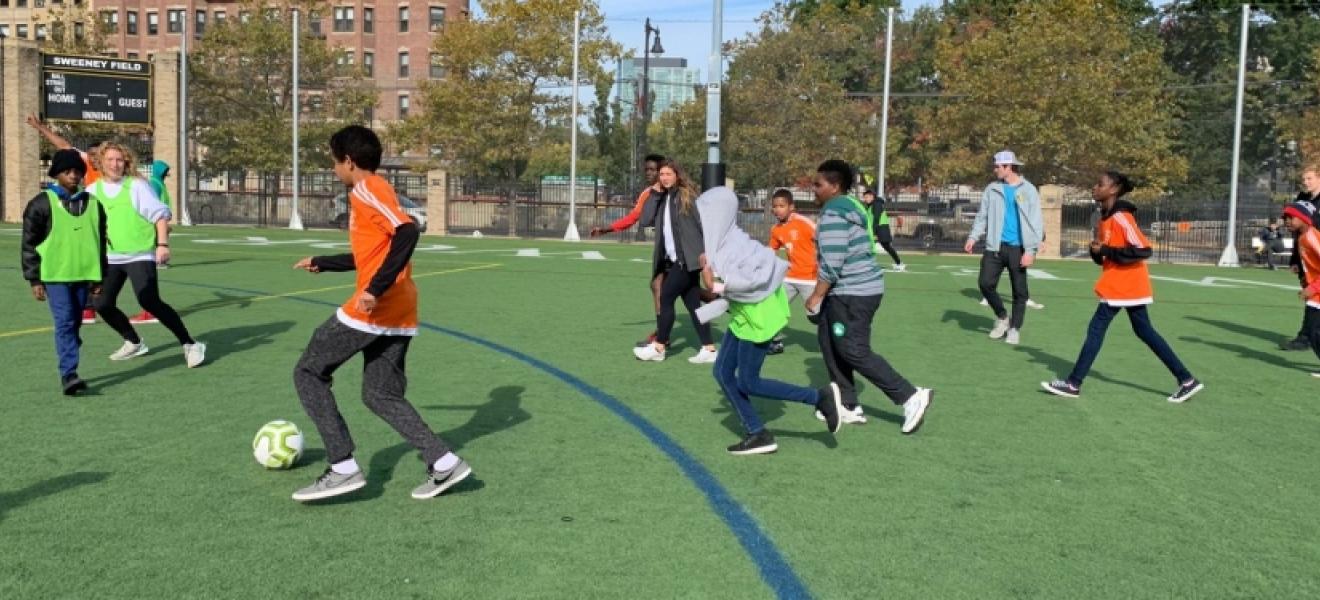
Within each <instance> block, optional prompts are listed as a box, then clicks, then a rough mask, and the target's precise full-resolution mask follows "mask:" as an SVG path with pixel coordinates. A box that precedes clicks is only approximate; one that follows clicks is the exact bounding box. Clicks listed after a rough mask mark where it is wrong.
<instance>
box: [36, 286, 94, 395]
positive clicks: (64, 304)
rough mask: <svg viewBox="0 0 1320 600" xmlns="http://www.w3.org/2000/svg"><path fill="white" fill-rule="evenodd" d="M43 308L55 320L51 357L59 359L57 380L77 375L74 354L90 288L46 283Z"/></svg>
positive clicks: (78, 342)
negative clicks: (48, 309)
mask: <svg viewBox="0 0 1320 600" xmlns="http://www.w3.org/2000/svg"><path fill="white" fill-rule="evenodd" d="M45 286H46V304H47V305H48V306H50V314H51V316H52V317H54V319H55V356H56V357H57V358H58V359H59V364H60V377H61V378H63V379H68V378H69V377H70V376H73V375H77V374H78V351H79V350H80V349H81V348H82V336H81V335H79V330H81V329H82V314H83V307H84V306H86V305H87V296H88V294H89V293H90V289H91V287H90V285H89V284H87V283H85V282H82V283H47V284H45Z"/></svg>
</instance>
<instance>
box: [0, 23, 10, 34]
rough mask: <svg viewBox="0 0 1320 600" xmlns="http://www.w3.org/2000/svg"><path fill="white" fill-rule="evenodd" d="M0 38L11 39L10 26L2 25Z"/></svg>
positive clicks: (0, 26)
mask: <svg viewBox="0 0 1320 600" xmlns="http://www.w3.org/2000/svg"><path fill="white" fill-rule="evenodd" d="M0 37H9V26H8V25H5V24H0Z"/></svg>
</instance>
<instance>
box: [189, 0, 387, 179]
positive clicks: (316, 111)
mask: <svg viewBox="0 0 1320 600" xmlns="http://www.w3.org/2000/svg"><path fill="white" fill-rule="evenodd" d="M322 7H323V5H322V4H321V3H319V2H297V1H295V0H279V1H277V2H275V3H273V4H272V3H270V2H264V1H261V2H259V1H257V0H244V2H243V3H242V4H241V5H240V9H239V11H238V13H239V14H240V15H247V16H245V17H242V18H233V19H228V20H226V21H224V22H223V23H216V24H214V25H212V26H211V27H209V28H207V30H206V34H205V35H204V36H203V37H202V39H201V42H200V43H199V44H198V46H197V47H196V48H195V49H194V50H191V51H190V52H189V62H188V64H189V92H190V93H189V103H190V104H191V107H190V108H191V110H190V113H191V115H192V120H191V127H192V132H193V133H192V135H193V136H194V139H195V140H196V142H197V144H198V145H199V146H200V147H202V148H205V153H204V158H203V160H201V161H200V163H201V164H200V165H199V167H200V168H201V169H203V170H205V171H211V172H216V171H222V170H235V169H246V170H253V171H283V170H285V169H287V168H289V167H290V166H291V164H292V156H291V152H290V150H289V148H290V146H292V145H293V113H292V110H293V103H294V102H299V103H300V104H299V111H300V115H301V119H300V123H299V130H300V135H299V152H300V154H301V158H300V160H301V162H302V163H303V164H311V165H316V164H319V165H322V166H326V167H328V166H329V165H330V159H329V152H328V148H327V145H326V142H327V140H328V139H329V138H330V135H331V134H332V133H334V131H336V130H338V129H339V128H341V127H343V126H345V125H349V124H353V123H361V122H363V121H364V120H365V115H366V112H367V109H368V108H370V107H372V106H374V105H375V104H376V90H375V89H374V86H373V84H372V82H371V81H370V80H368V79H367V78H366V77H365V73H364V72H363V71H362V70H361V68H360V67H356V66H353V64H356V63H357V62H358V61H353V63H349V61H344V60H341V57H342V56H343V54H342V53H343V52H345V51H344V50H342V49H339V48H335V47H332V46H330V45H329V44H328V43H327V42H326V40H325V39H324V37H322V36H318V35H315V34H313V33H312V32H311V29H310V25H309V23H308V19H306V18H303V19H301V30H300V32H299V40H298V65H299V88H300V89H299V97H298V98H294V97H293V80H292V77H291V73H292V71H293V32H292V29H293V27H292V13H291V10H292V9H294V8H299V9H301V10H304V11H316V10H317V9H320V8H322ZM304 17H305V15H304Z"/></svg>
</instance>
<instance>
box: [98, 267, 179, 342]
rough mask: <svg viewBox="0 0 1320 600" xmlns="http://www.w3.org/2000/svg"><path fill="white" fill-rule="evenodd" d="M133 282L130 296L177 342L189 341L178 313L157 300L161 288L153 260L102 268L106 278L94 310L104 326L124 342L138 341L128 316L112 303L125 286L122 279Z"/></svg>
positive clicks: (138, 338) (162, 301)
mask: <svg viewBox="0 0 1320 600" xmlns="http://www.w3.org/2000/svg"><path fill="white" fill-rule="evenodd" d="M128 280H132V281H133V295H134V296H137V301H138V306H141V307H142V310H145V311H147V312H149V313H151V315H152V316H153V317H156V319H157V320H159V321H160V324H161V325H164V326H165V328H166V329H168V330H170V333H173V334H174V337H175V338H176V339H178V340H179V343H180V344H192V343H194V340H193V339H192V336H191V335H188V328H187V327H184V326H183V319H182V318H180V317H179V313H177V312H174V309H173V308H171V307H170V305H168V304H166V303H165V301H164V300H161V299H160V289H159V288H157V287H156V263H155V261H149V260H140V261H135V262H131V263H126V264H122V265H108V266H107V268H106V270H105V277H104V278H103V279H102V281H101V297H100V299H98V300H97V301H96V313H97V314H99V315H101V318H102V319H105V322H106V324H107V325H109V326H110V328H111V329H114V330H115V333H118V334H119V336H120V337H122V338H124V341H127V342H133V343H134V344H138V343H141V342H142V338H141V337H139V336H138V334H137V331H135V330H134V329H133V324H132V323H130V322H129V321H128V315H125V314H124V311H122V310H119V307H118V306H116V305H115V302H116V301H117V300H119V292H120V291H121V290H123V289H124V282H125V281H128Z"/></svg>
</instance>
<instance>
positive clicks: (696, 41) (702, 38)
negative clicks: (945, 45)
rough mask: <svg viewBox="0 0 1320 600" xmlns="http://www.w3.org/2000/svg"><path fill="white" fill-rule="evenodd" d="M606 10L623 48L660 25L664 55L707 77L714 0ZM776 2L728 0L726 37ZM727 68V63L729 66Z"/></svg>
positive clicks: (624, 0)
mask: <svg viewBox="0 0 1320 600" xmlns="http://www.w3.org/2000/svg"><path fill="white" fill-rule="evenodd" d="M598 2H599V4H600V8H601V12H603V13H605V25H606V27H608V28H609V31H610V37H612V38H614V40H615V41H617V42H619V43H620V44H622V45H623V46H624V48H627V49H632V50H634V51H636V53H637V56H641V55H642V51H641V49H642V44H643V43H644V35H645V22H646V19H647V17H650V19H651V24H652V25H653V26H655V27H659V28H660V39H661V43H662V44H663V45H664V49H665V53H664V56H668V57H673V58H686V59H688V66H689V67H695V68H697V69H700V70H701V77H702V81H705V80H706V77H707V76H708V73H707V71H708V65H709V63H710V37H711V35H710V33H711V31H710V26H711V23H710V21H711V11H712V8H713V6H714V4H713V3H712V2H711V0H666V1H664V2H654V3H652V2H638V1H637V0H598ZM934 2H935V0H903V9H904V10H907V11H911V10H914V9H916V8H917V7H919V6H924V5H929V4H934ZM773 5H774V2H773V1H771V0H725V2H724V32H723V33H724V39H725V40H726V41H728V40H732V39H736V38H739V37H742V36H744V35H746V34H747V32H749V31H751V30H752V29H753V28H754V27H755V25H756V23H755V20H756V17H757V16H758V15H760V14H761V13H762V12H765V11H766V10H768V9H769V8H770V7H772V6H773ZM726 67H727V65H726Z"/></svg>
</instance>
